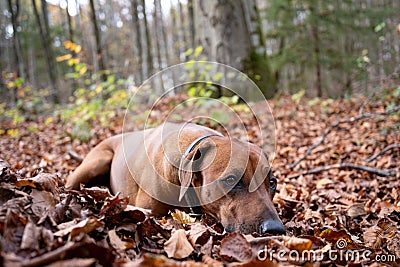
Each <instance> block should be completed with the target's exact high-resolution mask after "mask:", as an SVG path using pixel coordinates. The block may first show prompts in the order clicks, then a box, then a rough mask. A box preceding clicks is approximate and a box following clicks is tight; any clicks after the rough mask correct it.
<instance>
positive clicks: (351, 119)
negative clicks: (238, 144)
mask: <svg viewBox="0 0 400 267" xmlns="http://www.w3.org/2000/svg"><path fill="white" fill-rule="evenodd" d="M399 110H400V106H395V107H393V108H391V109H389V110H386V111H382V112H376V113H364V114H360V115H358V116H355V117H351V118H347V119H342V120H338V121H336V122H335V123H333V124H332V125H331V126H329V127H328V128H327V129H326V130H325V132H324V134H323V135H322V137H321V139H319V140H318V142H316V143H315V144H313V145H312V146H310V147H309V148H308V150H307V152H306V153H305V154H304V156H302V157H300V158H299V159H298V160H296V161H295V162H294V163H293V164H291V165H290V168H292V169H293V168H294V167H296V166H297V165H298V164H299V163H300V162H302V161H303V160H305V159H306V158H307V156H309V155H310V154H311V152H312V151H313V150H314V149H315V148H316V147H317V146H319V145H320V144H322V143H323V142H324V141H325V138H326V137H327V136H328V134H329V133H330V132H331V131H332V130H333V129H335V128H337V127H338V126H339V125H340V124H344V123H351V122H356V121H359V120H363V119H369V118H372V117H376V116H383V115H387V114H390V113H393V112H397V111H399Z"/></svg>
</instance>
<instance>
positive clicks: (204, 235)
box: [189, 223, 210, 246]
mask: <svg viewBox="0 0 400 267" xmlns="http://www.w3.org/2000/svg"><path fill="white" fill-rule="evenodd" d="M209 238H210V232H209V231H208V230H207V227H206V226H204V225H203V224H201V223H195V224H192V225H191V227H190V231H189V241H190V243H191V244H192V245H193V246H194V245H195V244H199V245H204V244H205V243H206V242H207V240H208V239H209Z"/></svg>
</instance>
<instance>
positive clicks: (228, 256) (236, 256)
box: [219, 232, 253, 262]
mask: <svg viewBox="0 0 400 267" xmlns="http://www.w3.org/2000/svg"><path fill="white" fill-rule="evenodd" d="M219 255H220V256H221V258H222V259H224V260H225V261H239V262H248V261H250V260H251V259H252V256H253V255H252V251H251V246H250V244H249V242H248V241H247V240H246V238H245V237H244V236H243V235H242V234H241V233H238V232H235V233H232V234H229V235H227V236H225V237H224V239H222V241H221V249H220V251H219Z"/></svg>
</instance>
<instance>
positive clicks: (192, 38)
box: [187, 0, 196, 48]
mask: <svg viewBox="0 0 400 267" xmlns="http://www.w3.org/2000/svg"><path fill="white" fill-rule="evenodd" d="M187 5H188V13H189V32H190V47H191V48H195V47H196V39H195V38H196V27H195V21H194V6H193V5H194V4H193V0H188V3H187Z"/></svg>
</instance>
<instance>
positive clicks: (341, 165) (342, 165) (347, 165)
mask: <svg viewBox="0 0 400 267" xmlns="http://www.w3.org/2000/svg"><path fill="white" fill-rule="evenodd" d="M346 168H349V169H356V170H362V171H366V172H370V173H374V174H376V175H378V176H384V177H388V176H391V177H394V176H395V175H396V172H395V171H393V170H382V169H377V168H372V167H368V166H364V165H358V164H353V163H338V164H332V165H327V166H322V167H318V168H315V169H311V170H309V171H304V172H301V173H299V174H295V175H291V176H289V177H288V178H289V179H293V178H297V177H300V176H302V175H307V174H315V173H319V172H323V171H327V170H330V169H346Z"/></svg>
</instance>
